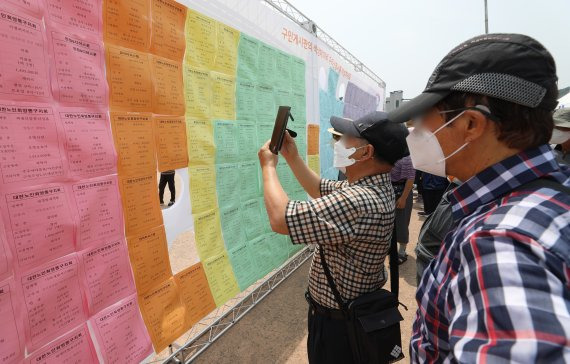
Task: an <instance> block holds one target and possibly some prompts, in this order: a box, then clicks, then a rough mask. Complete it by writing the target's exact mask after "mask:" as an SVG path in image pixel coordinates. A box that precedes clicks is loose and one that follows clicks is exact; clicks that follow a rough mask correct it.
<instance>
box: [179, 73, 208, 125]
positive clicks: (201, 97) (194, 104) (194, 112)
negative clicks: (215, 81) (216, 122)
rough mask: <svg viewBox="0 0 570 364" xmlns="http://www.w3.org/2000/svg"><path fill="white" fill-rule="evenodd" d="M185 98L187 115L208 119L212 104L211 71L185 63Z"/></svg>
mask: <svg viewBox="0 0 570 364" xmlns="http://www.w3.org/2000/svg"><path fill="white" fill-rule="evenodd" d="M184 100H185V102H186V115H188V116H190V117H195V118H199V119H208V118H209V117H210V114H211V110H210V109H211V108H210V106H211V104H212V79H211V78H210V72H209V71H207V70H201V69H199V68H195V67H192V66H189V65H186V64H185V65H184Z"/></svg>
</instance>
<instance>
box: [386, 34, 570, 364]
mask: <svg viewBox="0 0 570 364" xmlns="http://www.w3.org/2000/svg"><path fill="white" fill-rule="evenodd" d="M556 82H557V77H556V67H555V63H554V60H553V58H552V56H551V55H550V53H549V52H548V51H547V50H546V49H545V48H544V47H543V46H542V45H541V44H540V43H538V42H537V41H536V40H534V39H532V38H529V37H527V36H523V35H519V34H488V35H483V36H479V37H475V38H473V39H470V40H468V41H466V42H465V43H463V44H460V45H459V46H458V47H456V48H455V49H453V50H452V51H451V52H450V53H449V54H448V55H447V56H446V57H445V58H444V59H443V60H442V61H441V62H440V64H439V65H438V66H437V67H436V69H435V71H434V72H433V74H432V76H431V77H430V79H429V81H428V84H427V86H426V89H425V90H424V92H423V93H422V94H421V95H419V96H418V97H416V98H415V99H413V100H412V101H410V102H409V103H407V104H404V106H403V107H401V108H400V109H398V110H396V111H394V112H393V113H391V114H390V116H389V117H390V119H391V120H392V121H397V122H404V121H407V120H414V121H415V124H416V125H415V128H414V130H413V132H411V133H410V135H409V136H408V138H407V142H408V147H409V149H410V154H411V157H412V161H413V163H414V167H415V168H417V169H419V170H423V171H426V172H429V173H433V174H437V175H440V176H444V175H445V174H446V173H447V174H450V175H453V176H456V177H457V178H459V179H460V180H462V181H465V182H464V183H463V184H462V185H460V186H459V187H457V188H456V189H454V190H451V191H450V193H449V195H448V197H449V200H450V203H451V206H452V215H453V219H454V222H455V225H456V227H455V229H454V230H452V232H450V233H449V234H448V235H447V236H446V238H445V239H444V242H443V245H442V247H441V250H440V252H439V255H438V256H437V258H436V259H435V260H434V261H432V262H431V264H430V265H429V266H428V268H427V269H426V271H425V272H424V274H423V277H422V280H421V282H420V285H419V287H418V291H417V294H416V299H417V302H418V305H419V309H418V311H417V315H416V320H415V322H414V325H413V334H412V335H413V336H412V340H411V357H412V361H414V362H422V363H424V362H427V363H455V362H461V363H475V362H477V363H506V362H517V363H564V362H570V339H569V338H570V194H569V191H570V188H569V186H570V171H569V169H568V168H566V167H561V166H559V165H558V164H557V163H556V161H555V158H554V154H553V152H552V150H551V148H550V146H549V145H548V144H547V143H548V141H549V139H550V136H551V134H552V129H553V120H552V111H553V110H554V108H555V107H556V104H557V101H556V99H557V84H556Z"/></svg>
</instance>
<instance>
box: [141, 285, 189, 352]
mask: <svg viewBox="0 0 570 364" xmlns="http://www.w3.org/2000/svg"><path fill="white" fill-rule="evenodd" d="M139 305H140V308H141V313H142V316H143V319H144V322H145V324H146V328H147V330H148V332H149V334H150V338H151V339H152V345H153V346H154V351H155V352H157V353H159V352H161V351H162V350H164V349H165V348H166V347H167V346H168V345H169V344H170V343H172V342H173V341H174V340H176V339H178V338H179V337H180V335H182V334H183V333H184V332H185V331H186V330H187V329H189V327H186V322H187V320H186V306H185V305H184V304H183V303H182V300H181V299H180V291H179V289H178V286H177V285H176V281H175V280H174V278H172V277H171V278H170V279H168V280H167V281H164V282H162V283H160V284H158V285H157V286H154V287H153V288H151V289H149V290H148V291H146V292H145V293H144V294H142V295H139Z"/></svg>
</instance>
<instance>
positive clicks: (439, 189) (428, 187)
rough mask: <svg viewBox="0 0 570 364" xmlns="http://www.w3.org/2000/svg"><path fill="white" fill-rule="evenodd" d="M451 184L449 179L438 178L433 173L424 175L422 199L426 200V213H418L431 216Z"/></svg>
mask: <svg viewBox="0 0 570 364" xmlns="http://www.w3.org/2000/svg"><path fill="white" fill-rule="evenodd" d="M448 185H449V182H448V181H447V178H445V177H440V176H436V175H434V174H431V173H426V172H423V173H422V190H423V192H422V197H423V200H424V211H420V212H418V215H420V216H429V214H431V213H432V212H433V211H434V210H435V207H436V206H437V205H438V204H439V201H441V197H442V196H443V193H444V192H445V190H446V189H447V186H448Z"/></svg>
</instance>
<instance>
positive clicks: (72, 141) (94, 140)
mask: <svg viewBox="0 0 570 364" xmlns="http://www.w3.org/2000/svg"><path fill="white" fill-rule="evenodd" d="M59 118H60V120H61V123H62V124H63V128H64V131H65V150H66V152H67V159H68V161H69V170H70V173H71V175H73V176H77V175H84V176H85V175H106V174H113V173H116V171H117V159H116V156H115V146H114V144H113V137H112V134H111V124H110V123H109V118H108V116H107V113H106V112H104V111H87V110H85V109H83V110H76V109H68V108H60V109H59Z"/></svg>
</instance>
